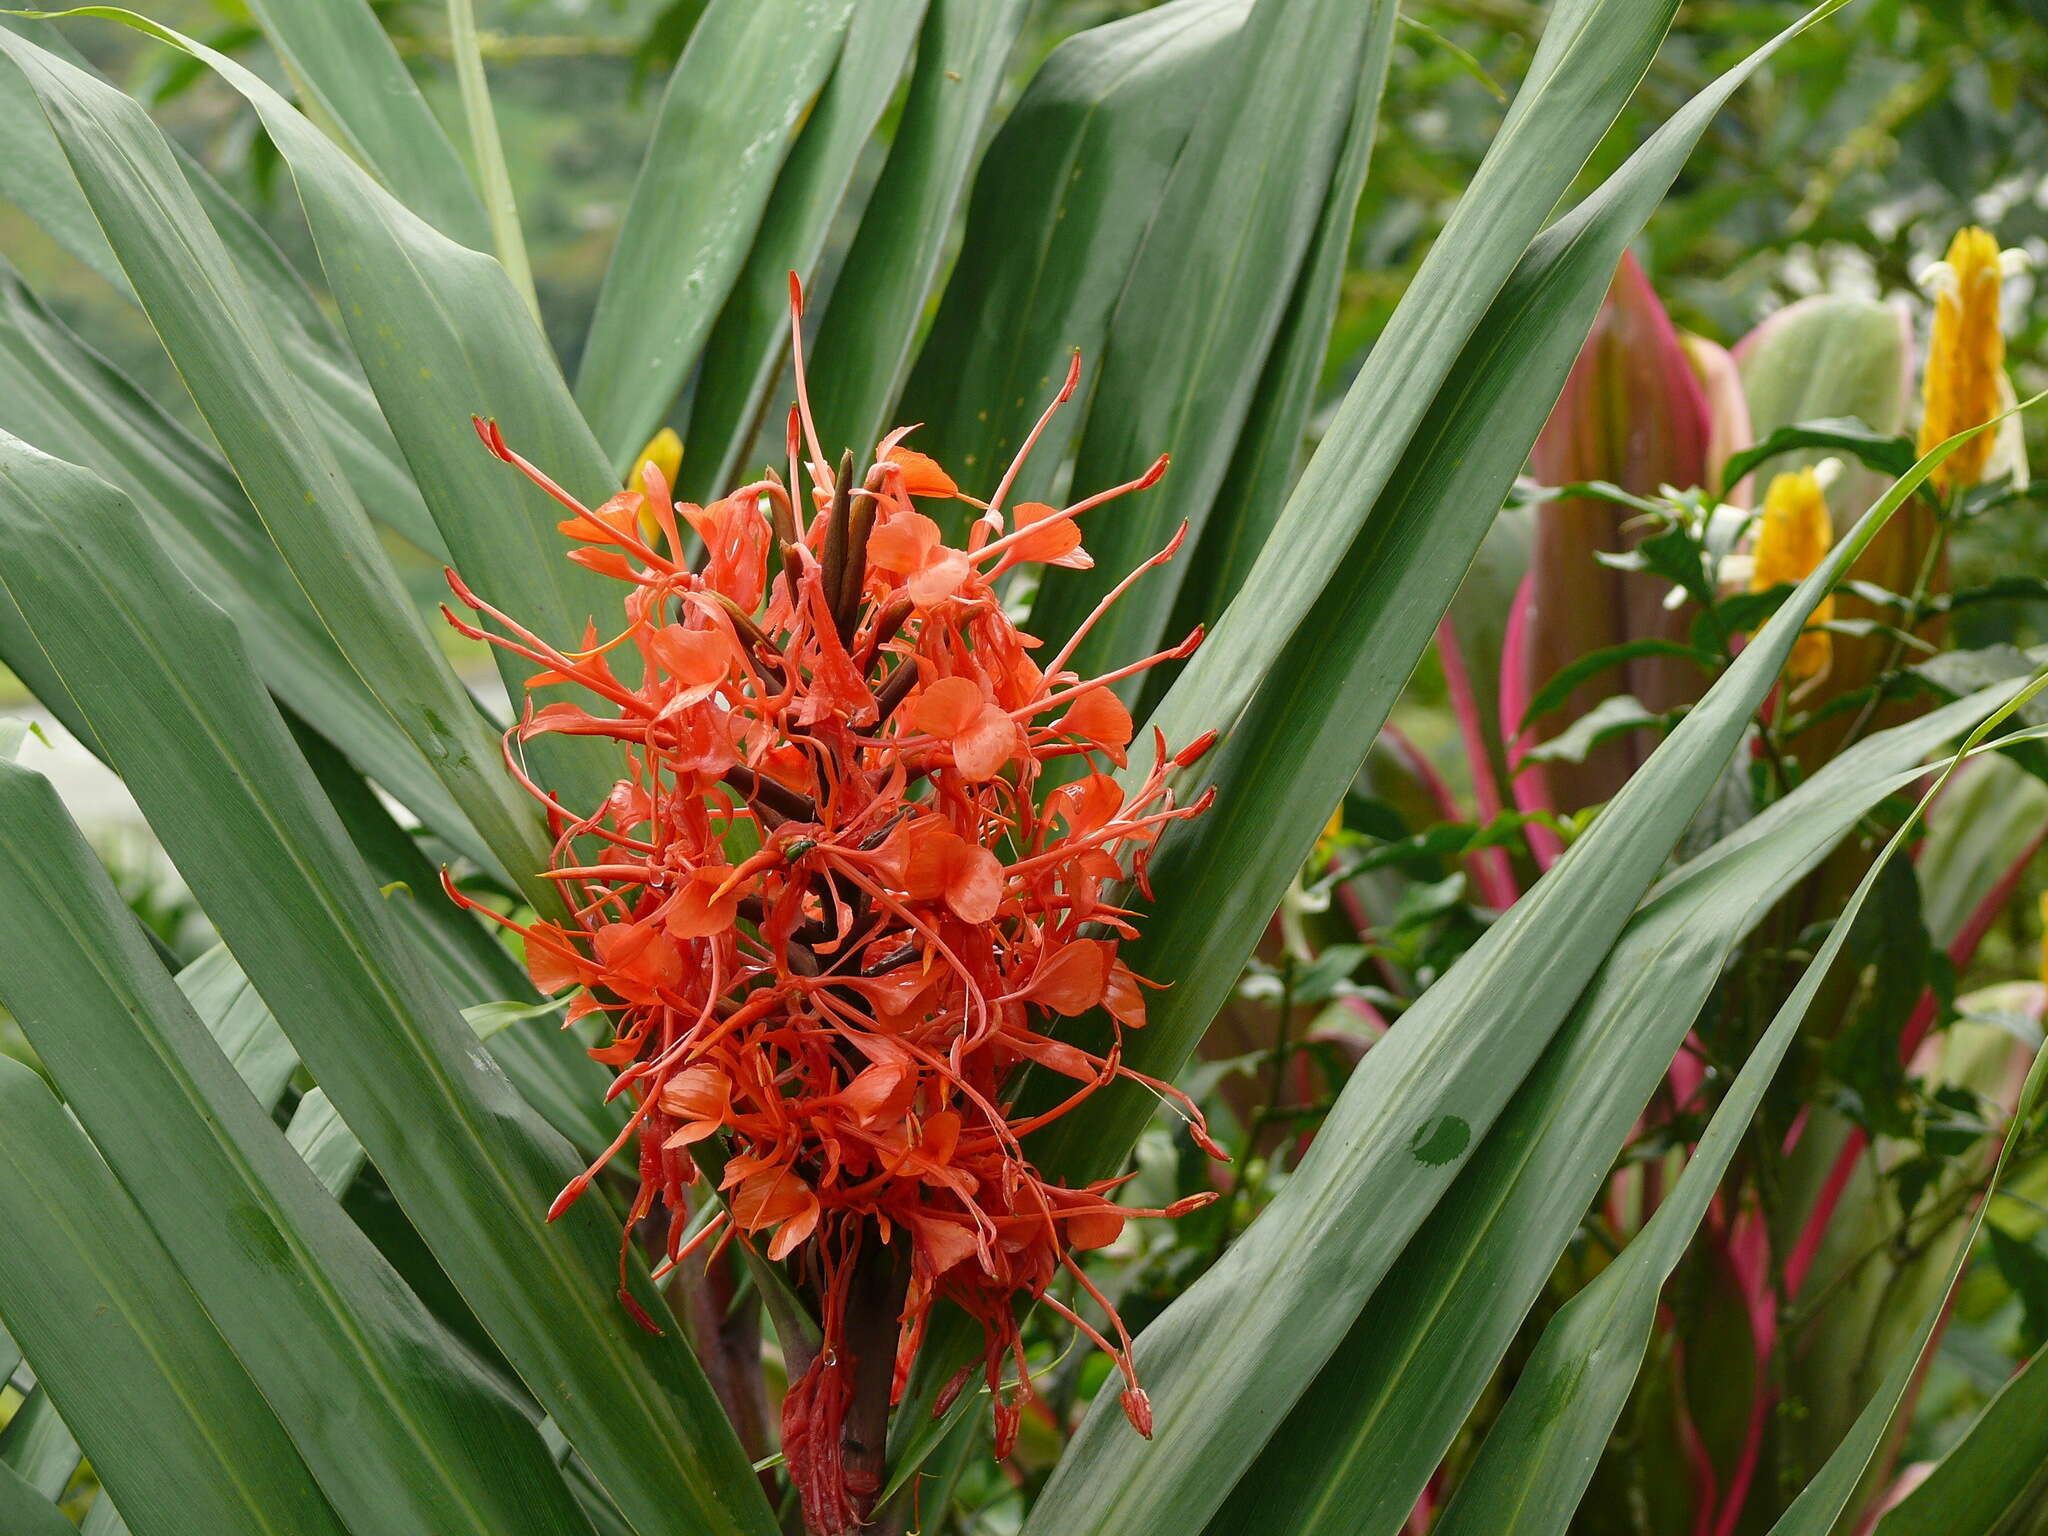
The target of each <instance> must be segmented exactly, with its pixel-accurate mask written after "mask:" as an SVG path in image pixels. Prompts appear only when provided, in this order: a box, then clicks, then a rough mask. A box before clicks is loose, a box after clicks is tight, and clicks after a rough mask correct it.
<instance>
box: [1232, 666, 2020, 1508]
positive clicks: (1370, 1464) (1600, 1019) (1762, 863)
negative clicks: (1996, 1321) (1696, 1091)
mask: <svg viewBox="0 0 2048 1536" xmlns="http://www.w3.org/2000/svg"><path fill="white" fill-rule="evenodd" d="M2016 691H2017V685H2006V686H2003V687H1999V688H1993V689H1989V690H1986V691H1985V692H1984V693H1983V694H1980V695H1977V696H1976V697H1974V698H1972V699H1969V700H1966V701H1964V702H1961V703H1957V704H1952V705H1949V706H1948V707H1947V708H1945V709H1943V710H1941V711H1939V712H1937V713H1935V714H1931V715H1928V716H1926V717H1924V718H1922V719H1919V720H1915V721H1912V722H1909V723H1908V724H1906V725H1902V726H1898V727H1895V728H1894V729H1892V730H1889V731H1884V732H1880V733H1878V734H1877V735H1875V736H1873V737H1871V738H1870V739H1869V740H1867V741H1865V742H1863V743H1861V744H1859V745H1858V746H1856V747H1854V748H1852V749H1851V750H1850V751H1849V752H1847V753H1844V754H1843V756H1842V757H1841V758H1839V759H1837V760H1836V761H1835V762H1833V763H1830V764H1829V765H1828V766H1827V767H1826V768H1825V769H1823V770H1822V771H1821V772H1820V773H1817V774H1816V775H1815V776H1814V777H1813V778H1812V779H1810V780H1808V781H1807V782H1806V783H1805V784H1803V785H1801V786H1800V787H1799V788H1798V789H1797V790H1795V791H1794V792H1793V793H1792V794H1791V795H1788V796H1787V797H1786V798H1785V799H1783V800H1781V801H1779V802H1778V803H1777V804H1775V805H1773V806H1771V807H1770V808H1769V809H1768V810H1766V811H1765V812H1763V814H1762V815H1760V816H1758V817H1757V818H1756V819H1755V820H1753V821H1750V822H1748V823H1746V824H1744V825H1743V826H1742V827H1741V828H1739V829H1738V830H1737V831H1735V832H1734V833H1732V834H1730V835H1729V836H1728V837H1726V838H1724V839H1722V840H1721V841H1720V842H1719V843H1717V844H1715V845H1714V846H1713V847H1712V848H1710V849H1708V850H1707V851H1706V852H1704V853H1702V854H1700V855H1699V856H1698V857H1696V858H1695V859H1693V860H1691V861H1690V862H1689V863H1687V864H1686V865H1685V866H1684V867H1683V868H1681V869H1679V870H1677V871H1676V872H1674V873H1673V874H1671V875H1669V876H1667V877H1666V878H1665V879H1664V880H1663V881H1661V882H1660V883H1659V884H1658V886H1657V887H1656V888H1655V890H1653V891H1652V892H1651V893H1650V895H1649V897H1648V898H1647V899H1646V900H1645V901H1644V903H1643V904H1642V906H1641V907H1639V908H1638V909H1637V911H1636V913H1635V915H1634V916H1633V917H1631V918H1630V919H1629V922H1628V926H1627V927H1626V928H1624V929H1623V930H1622V932H1621V936H1620V938H1619V939H1617V940H1616V941H1615V944H1614V947H1613V949H1612V950H1611V951H1610V952H1609V954H1608V956H1607V958H1606V959H1605V960H1604V961H1603V962H1602V964H1601V967H1600V970H1599V973H1598V974H1597V975H1596V976H1595V977H1594V978H1593V980H1592V982H1591V983H1590V984H1589V985H1588V986H1587V988H1586V990H1585V992H1584V993H1583V994H1582V995H1581V996H1580V998H1579V999H1578V1001H1577V1002H1576V1003H1575V1004H1574V1005H1573V1007H1572V1010H1571V1013H1570V1015H1569V1016H1568V1017H1567V1018H1566V1020H1565V1022H1564V1023H1563V1024H1562V1025H1561V1026H1560V1027H1559V1029H1558V1032H1557V1036H1556V1038H1555V1039H1553V1040H1552V1041H1551V1043H1550V1044H1549V1046H1548V1047H1547V1048H1546V1049H1545V1050H1544V1052H1543V1055H1542V1057H1541V1059H1540V1060H1539V1061H1538V1063H1537V1065H1536V1067H1535V1069H1534V1070H1533V1071H1532V1072H1531V1073H1530V1074H1529V1076H1528V1078H1527V1079H1526V1080H1524V1082H1523V1083H1522V1085H1521V1087H1520V1088H1519V1089H1518V1090H1517V1092H1516V1094H1515V1096H1514V1099H1513V1102H1512V1103H1511V1104H1510V1105H1509V1107H1508V1108H1507V1109H1506V1110H1505V1111H1504V1112H1503V1113H1502V1115H1501V1117H1500V1119H1499V1120H1498V1121H1496V1122H1495V1124H1494V1127H1493V1129H1492V1130H1491V1131H1489V1132H1488V1133H1487V1135H1486V1137H1485V1139H1484V1140H1483V1141H1482V1142H1481V1143H1480V1145H1479V1148H1478V1150H1477V1151H1476V1152H1475V1153H1474V1154H1473V1156H1472V1159H1471V1162H1470V1165H1469V1166H1468V1167H1466V1168H1465V1169H1464V1170H1463V1171H1462V1172H1461V1173H1460V1174H1459V1175H1458V1178H1457V1181H1456V1182H1455V1183H1454V1184H1453V1185H1452V1187H1451V1189H1450V1191H1449V1193H1448V1194H1446V1196H1445V1197H1444V1199H1443V1201H1442V1203H1441V1204H1440V1205H1439V1206H1438V1208H1437V1209H1436V1210H1435V1211H1434V1212H1433V1213H1432V1214H1431V1215H1430V1217H1429V1220H1428V1221H1427V1222H1426V1223H1425V1224H1424V1226H1423V1227H1422V1229H1421V1230H1420V1231H1418V1232H1417V1233H1416V1235H1415V1236H1414V1237H1413V1238H1412V1239H1410V1241H1409V1242H1408V1244H1407V1246H1406V1248H1405V1249H1404V1250H1403V1251H1402V1253H1401V1256H1400V1257H1399V1258H1398V1259H1397V1260H1396V1261H1395V1264H1394V1267H1393V1268H1392V1269H1391V1270H1390V1271H1389V1272H1388V1275H1387V1278H1386V1280H1385V1281H1384V1282H1382V1284H1381V1285H1380V1287H1379V1289H1378V1291H1377V1292H1376V1293H1375V1294H1374V1296H1373V1298H1372V1300H1371V1301H1370V1302H1368V1303H1367V1304H1366V1307H1365V1309H1364V1310H1363V1311H1362V1312H1361V1313H1360V1314H1359V1315H1358V1319H1357V1321H1356V1322H1355V1323H1353V1324H1352V1327H1351V1331H1350V1332H1349V1333H1348V1334H1347V1335H1346V1336H1345V1339H1344V1342H1343V1343H1342V1344H1341V1345H1339V1346H1338V1348H1337V1351H1336V1352H1335V1353H1334V1354H1333V1355H1332V1356H1331V1357H1330V1359H1329V1361H1328V1362H1327V1363H1326V1364H1325V1365H1324V1366H1323V1368H1322V1370H1321V1371H1320V1372H1319V1373H1318V1374H1317V1376H1316V1379H1315V1383H1314V1385H1313V1386H1312V1387H1310V1389H1309V1390H1308V1392H1306V1393H1305V1394H1304V1395H1303V1397H1302V1399H1301V1401H1300V1402H1298V1403H1296V1404H1295V1406H1294V1411H1293V1412H1292V1413H1291V1414H1290V1415H1289V1416H1288V1418H1287V1421H1286V1422H1285V1423H1284V1424H1283V1425H1282V1426H1281V1427H1280V1429H1279V1430H1278V1431H1276V1432H1275V1434H1274V1435H1273V1438H1272V1440H1271V1441H1270V1442H1269V1443H1268V1445H1267V1447H1266V1449H1265V1451H1264V1453H1263V1454H1262V1455H1261V1456H1260V1458H1259V1460H1258V1462H1257V1464H1256V1465H1255V1466H1254V1467H1253V1469H1252V1471H1251V1472H1250V1474H1248V1475H1247V1477H1246V1478H1245V1480H1244V1481H1243V1482H1241V1483H1240V1484H1239V1485H1238V1487H1237V1489H1236V1491H1235V1492H1234V1493H1233V1494H1232V1496H1231V1500H1230V1502H1229V1504H1227V1505H1226V1506H1225V1507H1224V1510H1223V1511H1222V1513H1221V1514H1219V1516H1218V1517H1217V1519H1216V1520H1214V1521H1212V1522H1211V1524H1210V1526H1209V1532H1210V1536H1226V1533H1237V1532H1244V1533H1253V1532H1257V1533H1261V1536H1266V1533H1271V1536H1309V1533H1317V1536H1338V1533H1340V1532H1341V1533H1343V1536H1371V1533H1375V1532H1392V1531H1396V1530H1398V1529H1399V1528H1400V1527H1401V1525H1402V1523H1403V1522H1404V1521H1405V1520H1406V1519H1407V1517H1408V1514H1409V1512H1410V1511H1411V1510H1412V1509H1413V1508H1414V1505H1415V1501H1416V1499H1417V1497H1418V1496H1419V1495H1420V1493H1421V1491H1422V1489H1423V1488H1424V1486H1425V1485H1426V1484H1427V1483H1428V1481H1429V1478H1430V1477H1431V1476H1432V1474H1433V1473H1434V1472H1435V1470H1436V1468H1437V1466H1438V1464H1439V1463H1440V1462H1441V1460H1442V1458H1443V1455H1444V1453H1445V1451H1446V1449H1447V1448H1448V1447H1449V1446H1450V1444H1451V1442H1452V1440H1453V1438H1454V1437H1455V1436H1456V1435H1457V1433H1458V1430H1459V1428H1460V1426H1461V1425H1462V1424H1463V1423H1464V1421H1465V1418H1466V1415H1467V1414H1468V1413H1469V1412H1470V1411H1471V1409H1472V1406H1473V1404H1474V1403H1475V1402H1476V1401H1477V1400H1478V1398H1479V1395H1480V1393H1481V1392H1482V1391H1483V1390H1484V1389H1485V1386H1486V1383H1487V1382H1488V1380H1489V1379H1490V1378H1491V1377H1492V1375H1493V1372H1494V1370H1495V1368H1496V1367H1497V1366H1498V1364H1499V1362H1500V1360H1501V1358H1502V1357H1503V1356H1504V1355H1505V1353H1506V1352H1507V1350H1508V1348H1509V1346H1510V1344H1511V1343H1512V1342H1513V1340H1514V1338H1515V1336H1516V1333H1517V1331H1518V1330H1519V1328H1520V1326H1521V1323H1522V1319H1523V1316H1524V1314H1525V1313H1526V1311H1527V1309H1528V1308H1529V1306H1530V1305H1531V1304H1533V1303H1534V1302H1535V1300H1536V1299H1537V1297H1538V1296H1539V1295H1540V1294H1541V1293H1542V1290H1543V1287H1544V1286H1545V1284H1546V1283H1547V1282H1548V1281H1549V1279H1550V1277H1551V1274H1552V1271H1553V1268H1554V1266H1555V1264H1556V1262H1557V1258H1558V1256H1559V1255H1560V1254H1561V1253H1562V1252H1564V1250H1565V1248H1566V1246H1567V1245H1568V1244H1569V1243H1570V1241H1571V1240H1572V1238H1573V1236H1574V1235H1575V1233H1576V1232H1577V1231H1578V1228H1579V1224H1580V1221H1581V1219H1582V1218H1583V1216H1584V1214H1585V1211H1586V1209H1587V1207H1588V1206H1589V1205H1590V1204H1591V1202H1592V1201H1593V1200H1594V1199H1595V1198H1596V1196H1597V1194H1598V1191H1599V1187H1600V1185H1601V1183H1602V1181H1604V1180H1605V1178H1606V1177H1607V1173H1608V1170H1609V1169H1610V1168H1611V1167H1612V1166H1613V1161H1614V1158H1615V1157H1616V1156H1618V1155H1619V1154H1620V1152H1621V1150H1622V1148H1623V1146H1624V1145H1625V1143H1626V1141H1627V1139H1628V1136H1629V1134H1630V1132H1631V1131H1632V1129H1633V1128H1634V1126H1635V1123H1636V1120H1637V1118H1638V1116H1639V1115H1640V1114H1641V1113H1642V1109H1643V1106H1644V1105H1645V1104H1646V1103H1648V1102H1649V1099H1650V1097H1651V1095H1652V1094H1653V1093H1654V1092H1655V1091H1656V1088H1657V1086H1658V1084H1659V1083H1660V1082H1662V1081H1663V1076H1664V1071H1665V1068H1666V1067H1667V1066H1668V1065H1669V1063H1670V1061H1671V1058H1672V1056H1673V1055H1674V1054H1675V1053H1676V1052H1677V1050H1678V1049H1679V1047H1680V1045H1681V1043H1682V1042H1683V1040H1684V1038H1685V1035H1686V1033H1687V1031H1688V1030H1689V1029H1690V1028H1691V1027H1692V1024H1693V1020H1694V1018H1695V1016H1696V1015H1697V1014H1698V1012H1699V1009H1700V1007H1701V1006H1702V1005H1703V1004H1704V1003H1705V1001H1706V1000H1707V998H1708V996H1709V995H1710V993H1711V992H1712V989H1713V987H1714V985H1715V983H1716V982H1717V981H1718V980H1719V978H1720V975H1721V970H1722V967H1723V965H1724V964H1725V962H1726V960H1727V958H1728V956H1729V955H1730V954H1731V953H1732V952H1733V950H1734V948H1735V946H1736V944H1737V943H1738V942H1739V941H1740V940H1741V939H1742V937H1743V935H1744V934H1745V933H1747V932H1748V931H1749V929H1750V928H1752V927H1753V926H1754V925H1755V924H1756V922H1757V921H1758V920H1759V919H1760V918H1761V917H1763V916H1764V914H1765V913H1766V912H1767V911H1769V910H1770V907H1771V905H1772V903H1774V902H1775V901H1776V900H1777V898H1778V897H1779V896H1780V895H1781V894H1782V893H1783V892H1784V891H1785V890H1786V889H1788V888H1789V887H1790V886H1791V885H1792V884H1793V883H1794V882H1795V881H1797V880H1799V879H1800V878H1802V877H1803V876H1804V875H1805V874H1806V873H1807V872H1808V871H1810V870H1811V869H1813V868H1814V867H1815V866H1816V865H1817V864H1818V863H1819V862H1820V861H1821V860H1822V859H1823V858H1824V857H1825V856H1826V854H1827V852H1828V850H1829V849H1831V848H1833V847H1834V846H1836V845H1837V844H1838V843H1839V841H1840V840H1841V838H1842V837H1843V835H1844V834H1846V833H1847V832H1848V831H1849V830H1850V829H1851V828H1852V827H1853V826H1854V825H1855V824H1856V822H1857V821H1858V820H1859V819H1860V818H1861V817H1862V816H1863V815H1864V814H1865V813H1866V812H1867V811H1868V810H1869V808H1870V807H1871V806H1872V805H1874V804H1876V803H1877V802H1878V801H1880V800H1882V799H1883V798H1884V797H1885V796H1887V795H1889V794H1891V793H1893V792H1895V791H1896V790H1897V789H1899V788H1901V787H1903V786H1905V785H1909V784H1911V783H1913V782H1914V781H1915V780H1916V779H1917V777H1918V776H1919V770H1918V769H1917V768H1916V767H1915V766H1914V765H1916V764H1918V763H1919V762H1920V761H1921V759H1922V758H1923V757H1925V756H1926V754H1927V753H1928V752H1930V751H1932V750H1934V749H1935V748H1936V747H1938V746H1939V745H1940V744H1941V743H1942V742H1943V741H1945V740H1947V739H1948V738H1949V737H1951V736H1953V735H1954V734H1956V733H1957V732H1959V731H1962V730H1966V729H1968V728H1969V727H1970V726H1971V725H1973V724H1975V723H1976V722H1977V721H1978V720H1979V719H1981V718H1982V717H1983V716H1984V715H1985V714H1987V713H1988V712H1989V711H1990V710H1992V709H1993V708H1995V707H1996V706H1997V705H1998V704H1999V703H2001V702H2003V701H2004V700H2005V699H2008V698H2010V697H2011V696H2012V694H2013V693H2014V692H2016Z"/></svg>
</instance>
